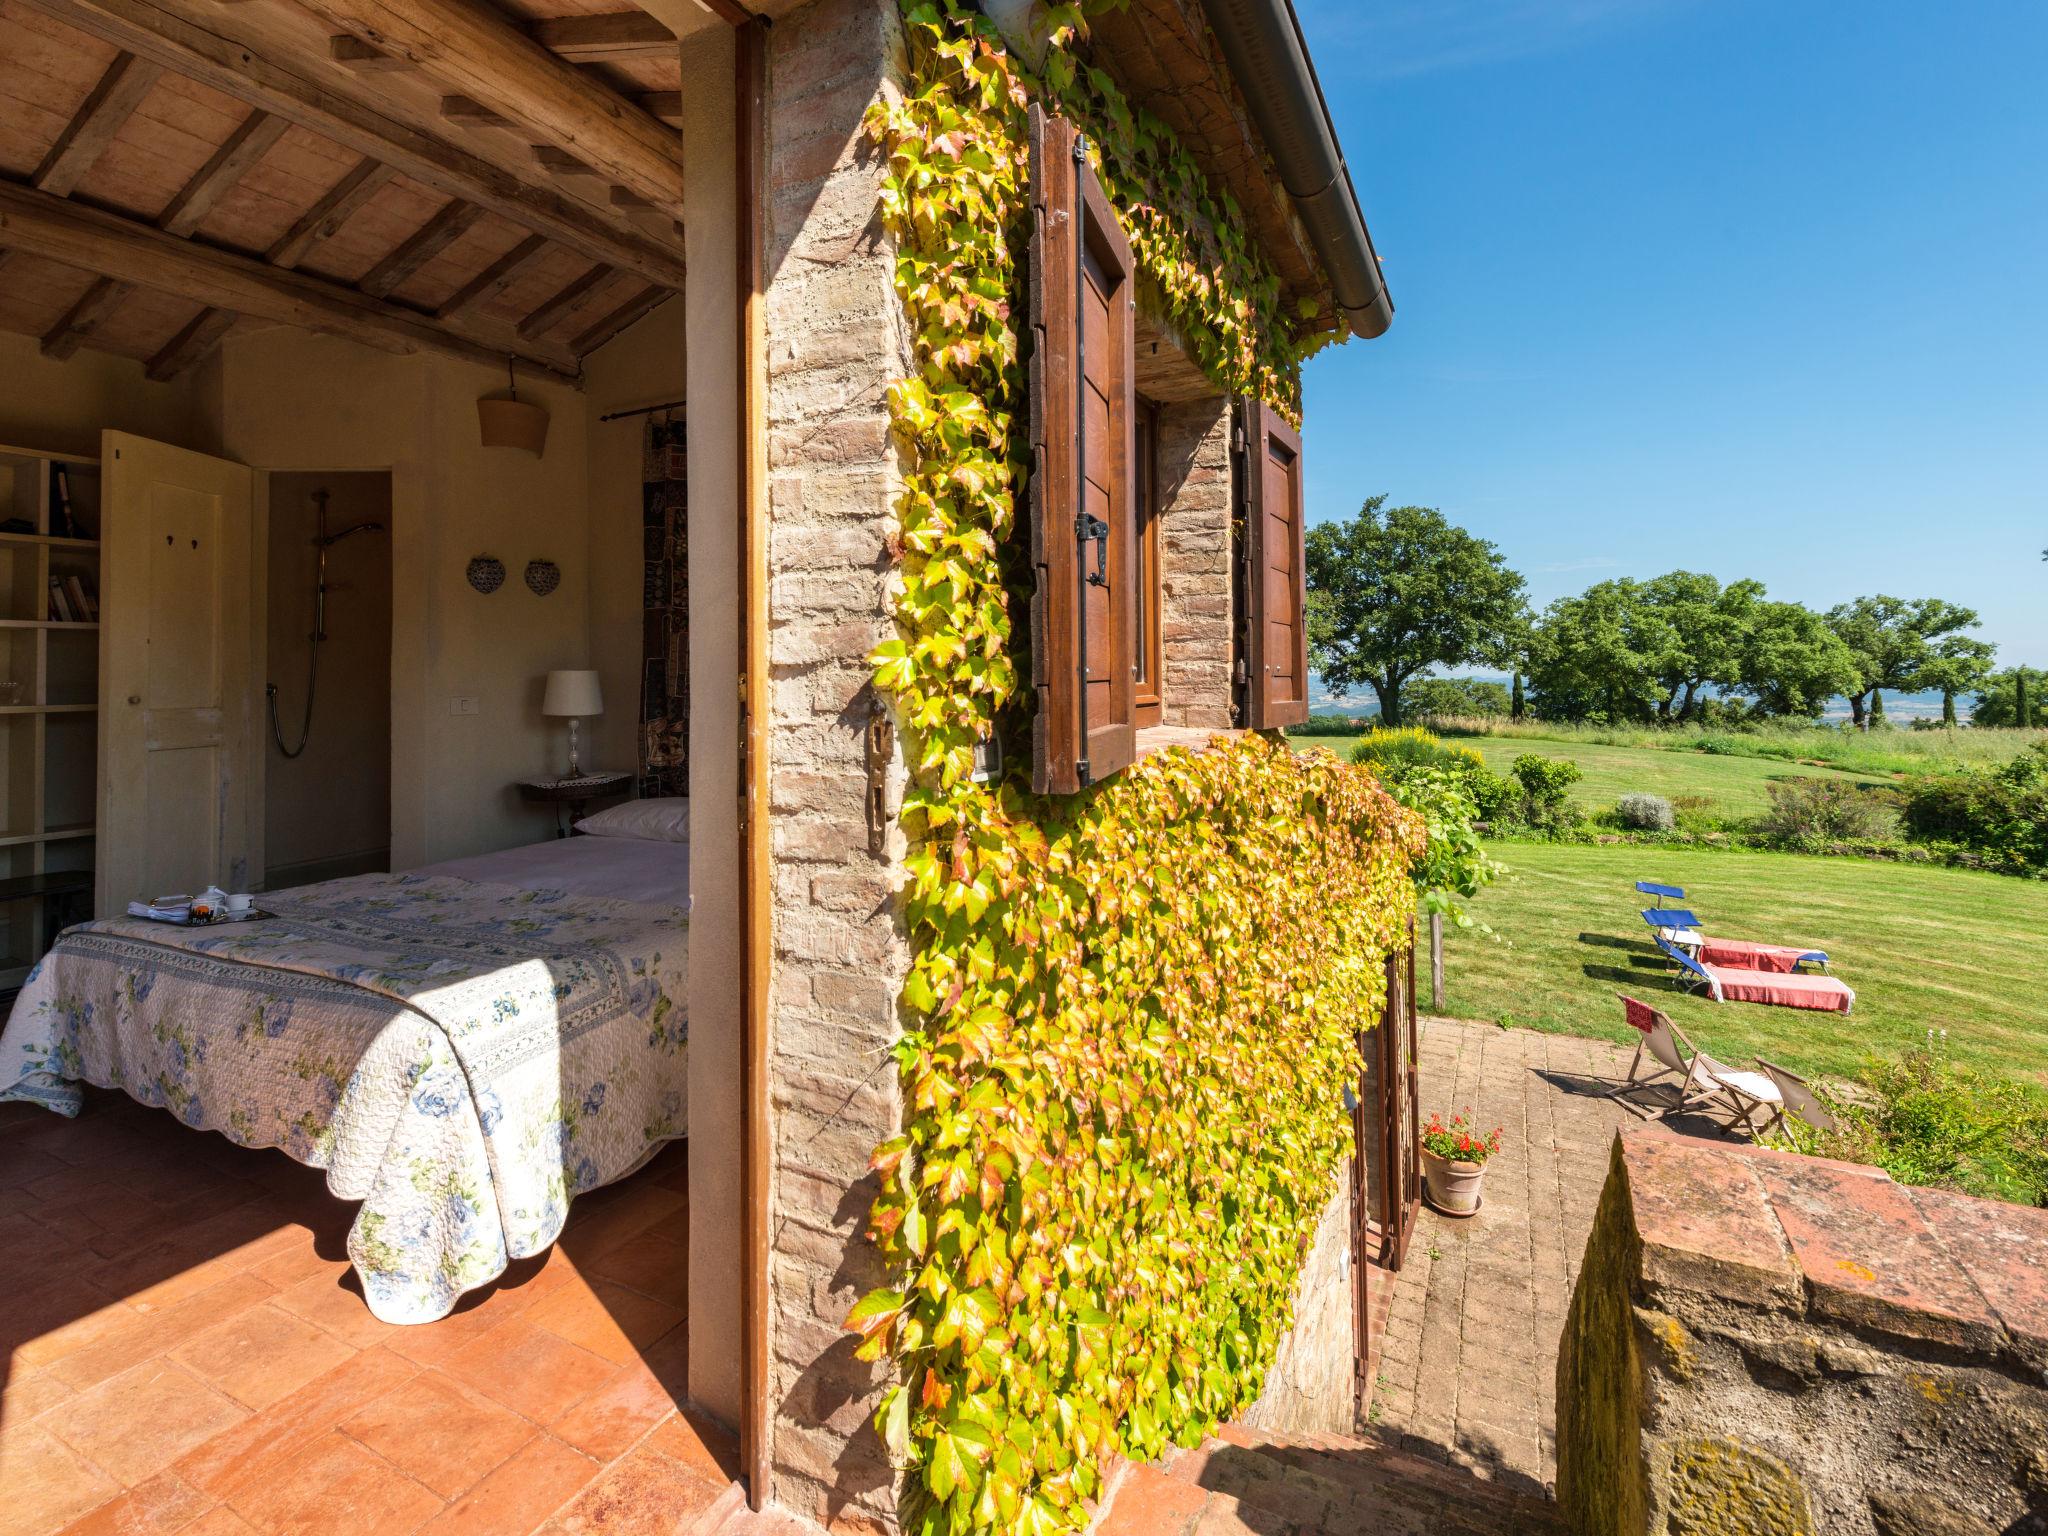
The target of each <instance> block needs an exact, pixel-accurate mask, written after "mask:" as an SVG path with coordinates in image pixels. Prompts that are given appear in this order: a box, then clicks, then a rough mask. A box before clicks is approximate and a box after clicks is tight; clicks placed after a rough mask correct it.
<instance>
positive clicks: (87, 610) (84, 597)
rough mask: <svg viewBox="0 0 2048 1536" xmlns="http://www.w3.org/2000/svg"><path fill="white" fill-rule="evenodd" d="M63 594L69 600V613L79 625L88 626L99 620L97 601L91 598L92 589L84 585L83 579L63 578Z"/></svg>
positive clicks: (77, 577)
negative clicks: (76, 619)
mask: <svg viewBox="0 0 2048 1536" xmlns="http://www.w3.org/2000/svg"><path fill="white" fill-rule="evenodd" d="M64 593H65V596H67V597H69V598H70V599H71V611H72V613H73V614H75V615H76V616H77V618H78V620H79V622H80V623H83V624H90V623H92V622H93V621H94V620H96V619H97V618H99V616H100V605H99V600H98V599H97V598H95V597H94V596H93V593H92V589H91V588H90V587H88V586H87V585H86V584H85V578H84V577H82V576H66V577H65V578H64Z"/></svg>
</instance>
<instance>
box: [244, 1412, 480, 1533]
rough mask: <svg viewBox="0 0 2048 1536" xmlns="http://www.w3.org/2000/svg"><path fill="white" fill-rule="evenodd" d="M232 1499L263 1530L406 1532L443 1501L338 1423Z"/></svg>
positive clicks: (424, 1520)
mask: <svg viewBox="0 0 2048 1536" xmlns="http://www.w3.org/2000/svg"><path fill="white" fill-rule="evenodd" d="M229 1503H230V1505H231V1506H232V1508H233V1509H234V1511H235V1513H236V1514H238V1515H240V1516H241V1517H242V1518H243V1519H244V1520H247V1521H248V1522H249V1523H250V1524H251V1525H253V1526H255V1527H256V1529H257V1530H258V1531H260V1532H262V1533H263V1536H370V1533H375V1536H407V1533H408V1532H411V1531H415V1530H418V1529H419V1528H420V1527H421V1526H422V1525H425V1524H426V1523H427V1521H429V1520H431V1519H432V1518H433V1517H434V1516H435V1515H437V1514H439V1513H440V1512H441V1508H442V1501H441V1499H440V1498H439V1496H438V1495H436V1494H434V1493H432V1492H430V1491H428V1490H427V1489H425V1488H423V1487H421V1486H420V1485H419V1484H418V1483H416V1482H414V1481H413V1480H412V1479H411V1478H409V1477H407V1476H406V1475H405V1474H404V1473H403V1472H401V1471H399V1470H398V1468H396V1467H394V1466H392V1465H391V1463H390V1462H388V1461H386V1460H384V1458H383V1457H381V1456H378V1455H376V1454H375V1453H374V1452H371V1451H368V1450H366V1449H364V1448H363V1447H362V1446H360V1445H358V1444H357V1443H356V1442H355V1441H353V1440H351V1439H349V1437H348V1436H346V1435H344V1434H342V1433H341V1432H340V1431H339V1430H330V1431H328V1433H326V1434H324V1435H322V1436H320V1437H319V1438H317V1439H315V1440H312V1441H309V1442H308V1443H306V1444H305V1445H302V1446H300V1447H299V1448H298V1450H297V1451H295V1452H294V1453H293V1454H292V1455H291V1456H289V1457H287V1458H286V1459H285V1460H284V1461H283V1462H282V1463H280V1464H279V1465H278V1466H277V1467H275V1468H273V1469H272V1471H271V1472H270V1474H269V1475H268V1476H266V1477H265V1478H264V1479H263V1480H262V1482H260V1483H259V1484H257V1485H256V1486H255V1487H253V1488H250V1489H247V1490H245V1491H243V1492H241V1493H238V1494H236V1495H235V1496H234V1498H232V1499H231V1500H230V1501H229Z"/></svg>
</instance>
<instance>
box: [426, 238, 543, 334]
mask: <svg viewBox="0 0 2048 1536" xmlns="http://www.w3.org/2000/svg"><path fill="white" fill-rule="evenodd" d="M547 245H548V243H547V241H545V240H543V239H541V237H540V236H539V235H528V236H527V237H526V238H525V239H524V240H522V241H520V242H519V243H518V244H517V245H515V246H513V247H512V249H511V250H509V251H507V252H506V253H505V254H504V255H502V256H500V257H499V258H498V259H497V260H496V261H494V262H492V263H491V264H490V265H489V266H488V267H485V268H484V269H483V271H481V272H479V273H478V274H477V275H476V276H475V277H473V278H471V279H470V280H469V281H468V282H467V283H464V284H463V285H462V288H461V289H460V290H459V291H458V292H457V293H456V294H454V296H452V297H451V298H450V299H449V300H448V302H447V303H445V304H443V305H442V306H441V307H440V308H439V309H438V310H436V311H435V312H434V315H435V318H436V319H439V320H449V319H453V318H454V317H455V316H457V315H460V314H463V313H465V312H466V311H468V310H472V309H475V308H477V307H478V306H479V305H482V304H488V303H489V302H490V301H491V300H492V299H494V298H496V297H497V296H498V295H499V294H501V293H503V292H504V291H505V290H506V289H507V288H509V287H511V286H512V283H513V281H514V280H515V279H516V278H517V277H518V276H519V274H520V273H521V272H523V271H524V270H526V265H527V263H528V262H530V261H532V260H533V258H534V257H536V256H538V255H539V254H540V253H541V252H542V251H544V250H546V249H547Z"/></svg>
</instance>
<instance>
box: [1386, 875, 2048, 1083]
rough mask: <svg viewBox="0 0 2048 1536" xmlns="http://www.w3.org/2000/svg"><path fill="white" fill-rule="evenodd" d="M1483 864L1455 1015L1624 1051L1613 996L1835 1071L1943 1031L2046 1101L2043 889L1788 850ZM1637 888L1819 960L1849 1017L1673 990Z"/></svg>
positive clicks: (1725, 1046)
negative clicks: (1845, 989) (1479, 927)
mask: <svg viewBox="0 0 2048 1536" xmlns="http://www.w3.org/2000/svg"><path fill="white" fill-rule="evenodd" d="M1488 851H1489V852H1490V853H1491V854H1492V855H1493V856H1494V857H1495V858H1496V859H1498V860H1499V861H1500V862H1502V863H1504V864H1506V865H1508V866H1509V867H1510V869H1511V871H1512V873H1511V874H1509V875H1508V876H1506V877H1504V878H1503V880H1502V881H1501V882H1500V883H1499V884H1497V885H1495V886H1492V887H1490V888H1489V889H1487V890H1486V891H1483V892H1482V893H1481V894H1480V895H1479V897H1478V898H1477V900H1475V901H1474V902H1473V904H1472V910H1473V912H1474V914H1475V915H1476V916H1477V917H1478V918H1479V919H1480V920H1481V921H1483V922H1485V923H1486V924H1488V925H1490V926H1491V927H1492V928H1493V929H1494V931H1495V932H1496V933H1497V934H1498V935H1499V936H1500V937H1499V938H1498V939H1490V938H1488V937H1486V936H1484V935H1482V934H1479V933H1476V932H1452V933H1450V934H1449V935H1448V937H1447V939H1446V944H1445V950H1446V954H1445V993H1446V997H1445V1003H1446V1011H1447V1012H1449V1013H1450V1014H1452V1015H1454V1016H1456V1017H1459V1018H1467V1019H1488V1020H1493V1021H1496V1022H1498V1021H1501V1020H1503V1019H1507V1020H1511V1021H1512V1022H1513V1023H1514V1024H1517V1025H1520V1026H1524V1027H1527V1028H1533V1029H1542V1030H1549V1031H1552V1032H1555V1033H1560V1034H1573V1035H1592V1036H1596V1037H1599V1038H1602V1039H1610V1040H1622V1041H1629V1040H1633V1039H1634V1036H1633V1035H1632V1034H1631V1033H1630V1032H1629V1030H1628V1028H1627V1026H1626V1025H1624V1024H1623V1023H1622V1015H1621V1005H1620V1004H1619V1003H1618V1002H1616V1001H1615V999H1614V994H1615V992H1617V991H1628V992H1633V993H1634V994H1635V995H1636V996H1638V997H1641V998H1642V999H1643V1000H1644V1001H1646V1002H1649V1003H1651V1004H1653V1005H1655V1006H1656V1007H1659V1008H1663V1009H1664V1010H1665V1011H1666V1012H1668V1013H1669V1014H1670V1015H1671V1016H1672V1017H1673V1018H1674V1019H1676V1020H1677V1021H1678V1023H1679V1025H1680V1027H1681V1028H1683V1029H1684V1030H1685V1031H1686V1033H1687V1034H1688V1035H1690V1036H1691V1037H1692V1039H1693V1040H1694V1042H1695V1043H1696V1044H1698V1046H1699V1047H1700V1049H1702V1050H1704V1051H1707V1052H1709V1053H1711V1054H1713V1055H1715V1056H1718V1057H1720V1058H1721V1059H1722V1060H1724V1061H1727V1062H1730V1063H1744V1064H1746V1063H1747V1062H1748V1060H1749V1058H1750V1057H1751V1056H1753V1055H1757V1054H1762V1055H1766V1056H1769V1057H1771V1058H1772V1059H1773V1060H1774V1061H1778V1062H1780V1063H1782V1064H1783V1065H1785V1066H1788V1067H1791V1068H1792V1069H1793V1070H1794V1071H1811V1072H1820V1073H1831V1074H1844V1075H1853V1074H1854V1073H1855V1072H1856V1070H1857V1068H1858V1067H1859V1066H1860V1065H1861V1063H1862V1062H1863V1060H1864V1059H1865V1058H1866V1057H1868V1056H1869V1055H1870V1054H1871V1053H1872V1052H1884V1053H1886V1054H1889V1053H1892V1052H1895V1051H1896V1050H1897V1049H1898V1048H1900V1047H1901V1046H1905V1045H1909V1044H1912V1043H1914V1042H1916V1041H1920V1040H1923V1039H1924V1038H1925V1036H1926V1033H1927V1031H1928V1030H1929V1029H1946V1030H1947V1031H1948V1040H1949V1047H1950V1049H1951V1051H1952V1052H1953V1054H1954V1055H1955V1056H1956V1057H1957V1059H1959V1060H1961V1061H1964V1062H1967V1063H1970V1064H1973V1065H1978V1066H1985V1067H1993V1068H1996V1069H1999V1070H2002V1071H2005V1072H2009V1073H2012V1074H2014V1075H2016V1076H2019V1077H2022V1078H2024V1079H2026V1080H2028V1081H2031V1082H2032V1083H2034V1084H2036V1085H2038V1086H2041V1087H2044V1088H2048V945H2044V942H2043V937H2042V936H2043V935H2044V934H2048V882H2041V881H2027V880H2014V879H2010V878H2007V877H2003V876H1999V875H1989V874H1979V873H1976V872H1973V871H1968V870H1955V869H1942V868H1932V867H1926V866H1906V865H1894V864H1884V863H1877V862H1873V861H1870V860H1864V859H1842V858H1811V857H1806V856H1803V855H1799V854H1780V853H1749V852H1739V853H1738V852H1708V851H1698V850H1690V849H1660V848H1641V847H1599V846H1584V845H1578V844H1556V843H1515V842H1500V843H1489V844H1488ZM1637 880H1656V881H1661V882H1663V883H1666V884H1670V885H1680V886H1683V887H1685V889H1686V892H1687V904H1688V905H1689V906H1691V907H1693V909H1694V910H1696V911H1697V912H1698V913H1699V914H1700V917H1701V918H1702V920H1703V921H1704V922H1705V924H1706V931H1707V932H1708V933H1709V934H1712V935H1715V936H1718V937H1725V938H1741V939H1759V940H1764V941H1766V942H1772V943H1801V944H1812V945H1815V946H1817V947H1819V948H1822V949H1825V950H1827V951H1828V953H1829V956H1830V957H1831V959H1832V961H1833V967H1832V968H1833V970H1834V972H1835V974H1836V975H1838V976H1840V977H1841V978H1842V980H1844V981H1845V982H1847V983H1848V984H1849V985H1850V986H1852V987H1854V988H1855V989H1856V1010H1855V1012H1853V1013H1850V1014H1839V1013H1815V1012H1808V1011H1805V1010H1800V1009H1790V1008H1769V1007H1762V1006H1759V1005H1756V1004H1752V1003H1715V1002H1712V1001H1710V1000H1707V999H1704V998H1699V997H1693V996H1688V995H1683V994H1680V993H1679V992H1677V991H1676V990H1675V987H1674V983H1673V982H1672V981H1671V980H1670V977H1669V972H1668V967H1667V966H1666V965H1665V962H1664V960H1663V957H1662V956H1661V955H1659V954H1658V953H1657V950H1656V947H1655V945H1653V944H1652V943H1651V942H1650V939H1649V930H1648V928H1647V927H1645V926H1644V924H1643V921H1642V919H1641V918H1640V917H1638V916H1637V915H1636V913H1637V911H1638V910H1639V909H1640V908H1641V907H1643V906H1646V905H1648V904H1649V903H1648V901H1647V899H1646V898H1641V897H1638V896H1637V895H1636V893H1635V891H1634V889H1633V886H1634V883H1635V882H1636V881H1637ZM1424 985H1425V988H1426V986H1427V982H1425V983H1424ZM1427 1000H1428V999H1427V996H1426V995H1425V998H1424V1001H1425V1002H1427Z"/></svg>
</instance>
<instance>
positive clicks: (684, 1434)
mask: <svg viewBox="0 0 2048 1536" xmlns="http://www.w3.org/2000/svg"><path fill="white" fill-rule="evenodd" d="M647 1444H648V1446H649V1447H650V1448H652V1449H654V1450H657V1451H659V1452H661V1454H662V1455H664V1456H666V1457H667V1458H668V1459H669V1460H670V1461H673V1462H675V1463H677V1464H678V1465H679V1466H683V1467H686V1468H688V1469H689V1470H690V1471H691V1472H693V1473H695V1474H696V1475H697V1476H699V1477H701V1478H703V1479H704V1480H705V1481H706V1482H711V1483H718V1484H721V1485H722V1484H725V1483H729V1482H732V1481H733V1480H734V1479H735V1478H737V1477H738V1476H739V1475H740V1443H739V1441H738V1439H737V1438H735V1437H734V1436H733V1435H732V1434H731V1432H730V1431H728V1430H725V1429H722V1428H721V1427H719V1426H718V1425H716V1424H714V1423H712V1422H711V1420H709V1419H708V1418H706V1417H704V1415H703V1414H701V1413H698V1412H697V1411H696V1410H695V1409H693V1408H684V1409H681V1410H679V1411H678V1412H677V1413H676V1416H675V1417H674V1418H672V1419H669V1420H668V1421H666V1422H665V1423H664V1424H662V1426H661V1427H660V1428H659V1429H657V1430H655V1432H654V1433H653V1434H651V1435H649V1436H648V1437H647Z"/></svg>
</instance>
